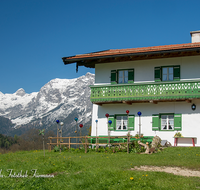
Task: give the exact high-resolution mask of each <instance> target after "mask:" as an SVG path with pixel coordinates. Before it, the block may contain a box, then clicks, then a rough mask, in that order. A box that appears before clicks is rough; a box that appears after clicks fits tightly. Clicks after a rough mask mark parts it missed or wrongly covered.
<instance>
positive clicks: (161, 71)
mask: <svg viewBox="0 0 200 190" xmlns="http://www.w3.org/2000/svg"><path fill="white" fill-rule="evenodd" d="M154 79H155V81H156V82H159V81H176V80H180V66H179V65H177V66H169V67H155V68H154Z"/></svg>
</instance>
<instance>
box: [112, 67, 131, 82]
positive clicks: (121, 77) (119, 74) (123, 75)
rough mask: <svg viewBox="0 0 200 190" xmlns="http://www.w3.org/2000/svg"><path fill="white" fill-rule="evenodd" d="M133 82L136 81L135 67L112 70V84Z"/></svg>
mask: <svg viewBox="0 0 200 190" xmlns="http://www.w3.org/2000/svg"><path fill="white" fill-rule="evenodd" d="M133 82H134V69H126V70H112V71H111V84H126V83H133Z"/></svg>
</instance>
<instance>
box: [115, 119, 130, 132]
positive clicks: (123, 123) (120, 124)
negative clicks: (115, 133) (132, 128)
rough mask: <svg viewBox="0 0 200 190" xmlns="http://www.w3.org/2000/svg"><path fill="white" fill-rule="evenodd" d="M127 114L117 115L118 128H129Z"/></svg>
mask: <svg viewBox="0 0 200 190" xmlns="http://www.w3.org/2000/svg"><path fill="white" fill-rule="evenodd" d="M127 119H128V118H127V116H116V130H127V129H128V126H127V124H128V122H127Z"/></svg>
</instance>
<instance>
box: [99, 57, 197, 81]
mask: <svg viewBox="0 0 200 190" xmlns="http://www.w3.org/2000/svg"><path fill="white" fill-rule="evenodd" d="M169 65H180V69H181V80H188V79H200V74H199V70H200V56H189V57H178V58H166V59H151V60H140V61H127V62H120V63H119V62H116V63H105V64H96V65H95V84H110V77H111V70H118V69H130V68H134V75H135V76H134V77H135V79H134V82H135V83H137V82H154V67H159V66H169Z"/></svg>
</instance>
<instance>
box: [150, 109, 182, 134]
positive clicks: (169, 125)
mask: <svg viewBox="0 0 200 190" xmlns="http://www.w3.org/2000/svg"><path fill="white" fill-rule="evenodd" d="M152 130H153V131H181V130H182V115H181V114H173V113H170V114H154V115H153V116H152Z"/></svg>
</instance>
